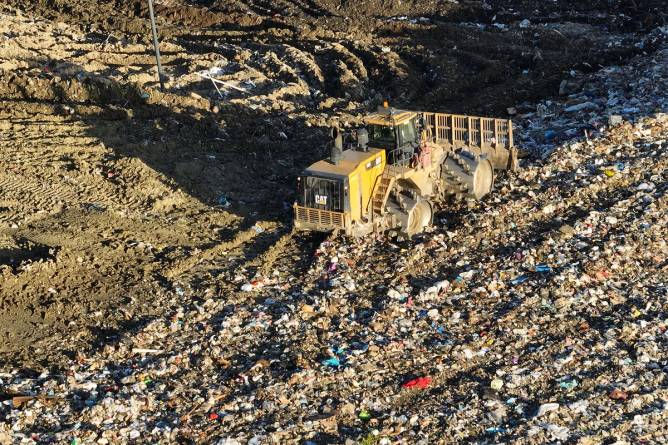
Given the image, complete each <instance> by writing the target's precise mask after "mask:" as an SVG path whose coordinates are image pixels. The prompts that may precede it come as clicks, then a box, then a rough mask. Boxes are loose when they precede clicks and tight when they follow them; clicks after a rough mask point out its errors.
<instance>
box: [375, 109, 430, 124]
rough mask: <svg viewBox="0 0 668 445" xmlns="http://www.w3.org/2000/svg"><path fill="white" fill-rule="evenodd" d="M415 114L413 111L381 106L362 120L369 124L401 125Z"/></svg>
mask: <svg viewBox="0 0 668 445" xmlns="http://www.w3.org/2000/svg"><path fill="white" fill-rule="evenodd" d="M415 116H417V113H416V112H415V111H407V110H397V109H396V108H381V109H379V110H378V111H377V112H375V113H371V114H369V115H367V116H366V117H365V118H364V122H366V123H367V124H370V125H384V126H391V125H401V124H403V123H405V122H408V121H409V120H410V119H412V118H413V117H415Z"/></svg>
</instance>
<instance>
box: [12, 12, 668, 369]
mask: <svg viewBox="0 0 668 445" xmlns="http://www.w3.org/2000/svg"><path fill="white" fill-rule="evenodd" d="M2 4H3V5H2V6H1V7H0V10H1V11H2V16H0V17H1V20H0V98H1V99H2V100H1V101H0V141H1V143H0V273H1V274H2V278H1V279H2V287H1V289H0V338H1V341H0V354H1V355H0V357H1V360H2V362H3V364H4V366H12V367H15V366H18V367H28V368H33V367H40V366H44V367H58V366H60V365H62V364H64V363H67V361H68V360H70V359H71V358H72V357H74V356H76V354H77V352H80V351H87V350H90V349H91V348H97V347H100V346H102V345H105V344H109V343H113V342H114V341H115V340H116V339H118V337H119V336H120V335H123V334H124V333H127V332H132V331H133V330H135V329H137V328H139V327H141V326H142V325H144V324H146V323H147V322H149V321H150V320H151V319H153V318H154V317H157V316H160V315H163V314H165V313H168V312H169V311H170V310H173V309H174V308H175V307H177V306H178V305H180V304H182V303H183V299H186V298H197V297H194V296H193V292H194V290H195V289H199V290H200V291H201V290H204V291H205V292H206V293H207V294H214V295H225V296H226V298H235V294H236V293H237V292H238V287H239V286H238V283H237V282H236V281H235V277H236V275H237V273H238V271H240V270H241V271H244V273H246V274H247V275H251V276H252V275H253V273H256V272H257V273H263V272H267V271H270V270H272V269H273V268H279V269H281V268H283V269H285V268H288V269H292V270H294V271H296V274H297V275H298V274H299V271H300V270H305V268H307V267H308V265H309V264H310V261H311V259H312V258H313V254H314V249H315V246H317V245H318V244H319V243H320V242H321V241H322V240H323V239H324V235H320V234H294V233H292V232H291V226H290V218H291V209H290V205H291V203H292V200H293V196H294V195H293V190H294V178H295V176H296V175H297V174H298V173H299V171H300V170H301V169H302V168H304V167H305V166H306V165H308V164H309V163H311V162H313V161H314V160H316V159H318V158H321V157H323V156H324V154H325V153H326V132H327V126H328V124H329V123H330V122H331V118H332V117H337V118H338V119H340V120H341V121H343V122H344V123H351V124H352V123H355V122H358V121H359V118H360V116H361V113H363V112H364V111H365V110H369V109H372V108H374V107H375V106H376V105H377V104H378V103H380V102H381V101H382V100H383V99H389V100H390V101H391V102H392V103H393V104H394V105H396V106H406V107H410V108H412V109H429V110H431V111H449V112H460V113H475V114H485V115H496V116H499V117H507V116H508V115H507V112H506V109H507V108H508V107H515V106H518V105H521V104H522V103H525V102H527V101H534V100H538V99H545V98H550V97H554V96H557V95H558V91H559V85H560V82H561V81H562V80H563V79H564V78H565V77H566V76H567V75H569V73H570V74H571V75H573V74H574V75H578V74H584V73H588V72H593V71H596V70H598V69H600V68H601V67H602V66H607V65H611V64H624V63H625V61H626V60H628V59H630V58H631V57H633V56H634V55H637V54H640V53H642V52H645V53H651V51H652V50H653V48H651V47H644V48H638V47H637V46H636V45H634V42H635V41H636V40H635V38H634V37H636V36H637V35H639V34H642V33H645V32H648V31H649V30H650V29H652V28H653V27H655V26H658V25H660V24H662V23H665V20H666V15H665V10H662V9H661V4H662V2H661V1H636V2H615V5H616V6H613V7H610V2H605V1H585V2H583V1H566V2H542V3H541V4H540V5H539V6H536V5H535V2H524V1H511V0H506V1H493V0H490V1H487V2H473V1H460V2H449V1H420V2H417V1H403V2H399V1H368V2H353V1H330V0H323V1H319V0H316V1H307V0H296V1H277V2H268V1H254V0H251V1H235V2H223V1H193V2H186V1H179V0H173V1H172V0H163V1H156V4H157V5H156V13H157V15H158V25H159V29H160V37H161V50H162V58H163V64H164V69H165V73H166V75H167V76H168V81H167V89H166V91H165V92H164V93H163V92H160V91H159V89H158V87H157V82H156V69H155V67H154V58H153V55H152V53H151V46H150V35H149V28H148V21H147V9H146V5H145V4H146V2H144V1H136V0H135V1H108V2H93V1H86V0H59V1H45V0H44V1H25V0H21V1H13V0H6V1H4V2H2ZM15 8H18V9H15ZM524 19H529V20H530V22H531V23H541V24H542V26H540V27H533V26H531V27H518V26H516V24H517V22H519V21H521V20H524ZM495 23H496V24H500V23H503V24H506V25H505V26H508V25H507V24H510V25H513V24H514V26H510V27H509V29H503V26H504V25H498V26H495V25H494V24H495ZM198 72H199V73H205V72H208V73H210V74H215V75H216V76H217V78H219V79H222V80H225V81H226V82H228V83H229V84H231V85H233V86H236V87H238V88H240V89H243V90H244V91H240V90H238V89H234V88H229V87H221V90H220V91H217V90H216V89H215V88H214V86H213V85H212V83H211V82H209V81H208V80H206V79H202V78H201V77H198V76H197V75H196V73H198ZM226 202H228V203H229V204H230V205H229V206H225V205H221V204H225V203H226Z"/></svg>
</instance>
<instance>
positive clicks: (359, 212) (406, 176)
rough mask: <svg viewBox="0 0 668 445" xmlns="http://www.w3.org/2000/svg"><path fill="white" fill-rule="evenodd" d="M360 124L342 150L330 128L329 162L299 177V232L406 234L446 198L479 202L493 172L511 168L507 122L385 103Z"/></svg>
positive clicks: (511, 148)
mask: <svg viewBox="0 0 668 445" xmlns="http://www.w3.org/2000/svg"><path fill="white" fill-rule="evenodd" d="M365 124H366V128H362V129H358V130H357V131H356V132H355V137H354V141H353V143H352V144H349V145H350V147H349V148H348V149H346V150H344V149H343V135H342V134H341V132H340V131H339V130H338V129H337V128H333V129H332V136H333V139H334V140H333V143H332V152H331V157H330V158H329V159H327V160H322V161H318V162H316V163H315V164H313V165H311V166H310V167H308V168H307V169H306V170H305V171H304V172H303V174H302V175H301V176H300V177H299V178H298V193H297V201H296V202H295V204H294V211H295V219H294V224H295V227H296V228H297V229H298V230H317V231H338V232H343V233H345V234H347V235H352V236H363V235H365V234H368V233H371V232H385V231H394V232H395V233H397V234H401V235H404V236H409V237H410V236H413V235H415V234H417V233H420V232H422V231H423V230H424V229H425V228H426V227H428V226H429V225H430V224H431V223H432V219H433V215H434V204H435V203H437V202H442V201H443V200H445V199H446V198H447V197H448V196H455V197H458V198H463V199H475V200H478V199H480V198H482V197H483V196H485V195H487V194H488V193H489V192H490V191H491V190H492V186H493V184H494V170H500V169H510V170H514V169H516V168H517V149H516V148H515V147H514V146H513V125H512V122H511V121H510V120H507V119H490V118H484V117H472V116H460V115H454V114H442V113H429V112H414V111H405V110H397V109H393V108H389V107H387V106H385V107H384V108H379V110H378V111H377V112H375V113H372V114H370V115H368V116H367V117H366V118H365Z"/></svg>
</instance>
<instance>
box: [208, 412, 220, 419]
mask: <svg viewBox="0 0 668 445" xmlns="http://www.w3.org/2000/svg"><path fill="white" fill-rule="evenodd" d="M209 420H218V414H216V413H210V414H209Z"/></svg>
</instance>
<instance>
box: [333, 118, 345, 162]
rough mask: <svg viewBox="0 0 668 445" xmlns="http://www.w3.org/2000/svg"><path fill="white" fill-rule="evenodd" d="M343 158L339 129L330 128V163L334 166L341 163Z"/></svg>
mask: <svg viewBox="0 0 668 445" xmlns="http://www.w3.org/2000/svg"><path fill="white" fill-rule="evenodd" d="M342 157H343V135H342V134H341V130H339V127H332V151H331V154H330V161H331V162H332V164H334V165H336V164H338V163H339V162H341V158H342Z"/></svg>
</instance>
